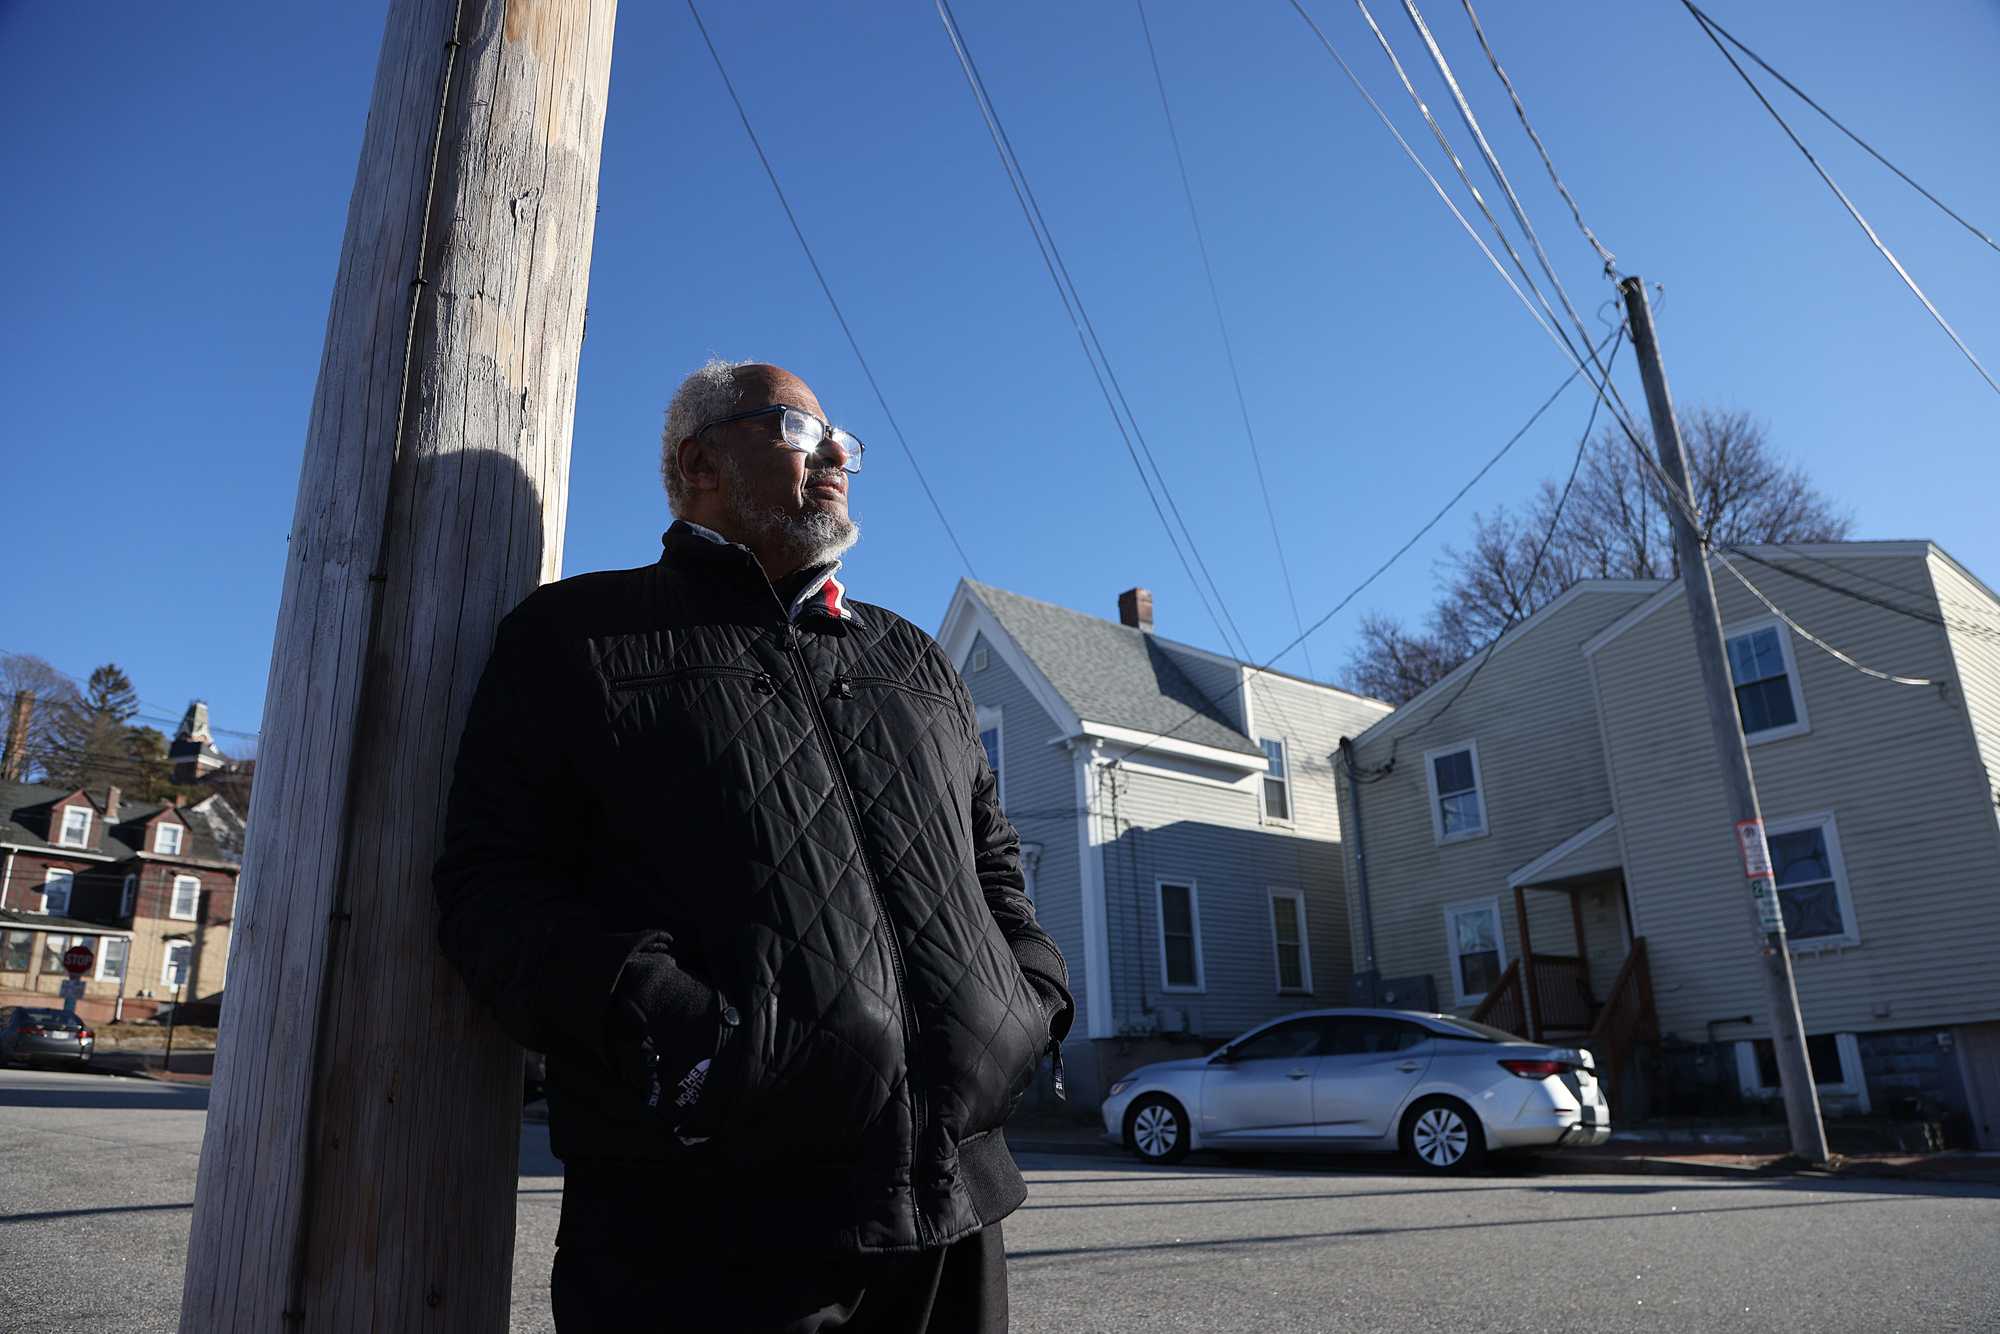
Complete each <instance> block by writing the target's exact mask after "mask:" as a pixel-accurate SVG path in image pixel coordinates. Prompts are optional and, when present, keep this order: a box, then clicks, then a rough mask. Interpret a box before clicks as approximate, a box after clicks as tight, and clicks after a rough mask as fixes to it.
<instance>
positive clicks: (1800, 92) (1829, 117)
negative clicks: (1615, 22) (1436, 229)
mask: <svg viewBox="0 0 2000 1334" xmlns="http://www.w3.org/2000/svg"><path fill="white" fill-rule="evenodd" d="M1684 2H1685V0H1684ZM1467 6H1468V8H1469V7H1470V0H1467ZM1688 8H1689V9H1691V10H1694V16H1695V17H1696V18H1697V19H1700V20H1701V22H1702V23H1703V24H1704V25H1706V26H1707V27H1710V28H1713V29H1714V30H1715V31H1716V32H1719V33H1721V34H1722V35H1723V36H1724V37H1725V38H1727V39H1728V40H1729V44H1730V45H1731V46H1733V47H1735V48H1736V49H1737V50H1739V51H1741V52H1742V53H1743V54H1744V55H1746V56H1748V57H1750V58H1751V59H1752V60H1754V61H1756V62H1757V63H1758V64H1759V65H1761V66H1762V67H1763V69H1764V72H1765V73H1766V74H1768V75H1770V76H1771V77H1772V78H1774V79H1776V80H1777V81H1778V82H1779V83H1782V84H1784V85H1785V87H1787V88H1789V89H1790V90H1791V91H1792V94H1793V95H1794V96H1795V97H1797V98H1798V99H1799V100H1800V101H1801V102H1804V103H1805V104H1806V105H1807V106H1809V107H1811V108H1812V109H1813V110H1814V111H1817V112H1819V114H1820V115H1821V116H1823V117H1825V118H1826V121H1827V123H1828V124H1829V125H1831V126H1833V128H1835V129H1836V130H1839V131H1840V132H1841V133H1842V134H1844V135H1846V136H1847V137H1848V138H1850V139H1852V140H1853V141H1854V142H1855V143H1857V144H1859V145H1860V146H1861V148H1862V150H1863V151H1864V152H1866V153H1867V154H1868V156H1870V157H1872V158H1874V159H1875V160H1876V161H1877V162H1879V163H1881V164H1882V165H1883V166H1885V167H1887V168H1888V169H1889V170H1890V171H1893V172H1895V173H1896V175H1897V176H1899V177H1901V178H1902V180H1903V183H1904V184H1906V185H1908V186H1909V187H1910V188H1911V189H1912V190H1915V191H1916V192H1917V193H1918V194H1920V195H1922V196H1923V197H1924V198H1926V199H1928V200H1930V201H1931V203H1933V204H1936V205H1937V206H1938V208H1939V209H1941V210H1942V211H1943V212H1944V214H1945V216H1946V217H1948V218H1950V219H1951V220H1952V221H1953V222H1955V223H1957V224H1958V225H1959V226H1961V227H1963V228H1965V230H1967V231H1968V232H1971V233H1972V234H1973V235H1974V236H1976V237H1978V238H1979V239H1980V240H1982V241H1984V242H1985V243H1986V244H1987V245H1989V246H1991V247H1992V248H1993V249H1995V250H2000V241H1995V240H1994V239H1993V238H1992V237H1991V236H1988V235H1987V234H1986V233H1985V232H1984V231H1982V230H1980V229H1979V228H1978V227H1975V226H1973V225H1972V224H1971V223H1970V222H1967V221H1966V220H1965V219H1964V218H1962V217H1960V216H1959V214H1958V213H1957V212H1956V211H1955V210H1953V208H1952V207H1951V206H1950V205H1949V204H1947V203H1945V202H1944V201H1943V200H1942V199H1939V198H1938V197H1937V196H1936V195H1934V194H1932V193H1931V192H1930V191H1929V190H1926V189H1924V187H1923V186H1921V185H1919V184H1917V182H1916V181H1915V180H1914V179H1913V178H1912V177H1911V176H1910V174H1909V173H1908V172H1906V171H1904V170H1903V169H1902V168H1901V167H1899V166H1897V165H1896V164H1895V163H1893V162H1891V161H1890V160H1889V159H1888V158H1886V157H1884V156H1882V154H1881V153H1880V152H1878V151H1876V148H1875V145H1873V144H1871V143H1869V142H1868V141H1867V140H1866V139H1863V138H1862V137H1861V136H1860V135H1858V134H1856V133H1855V132H1854V131H1853V130H1850V129H1848V128H1847V126H1845V125H1843V124H1841V123H1840V121H1839V119H1837V118H1836V117H1835V116H1834V114H1833V113H1832V112H1831V111H1828V110H1827V109H1826V108H1825V107H1823V106H1821V105H1820V104H1819V103H1817V102H1815V101H1813V100H1812V98H1811V97H1810V96H1809V95H1807V93H1806V90H1805V89H1803V88H1801V87H1799V86H1798V85H1797V84H1795V83H1793V82H1792V81H1791V80H1790V79H1788V78H1786V77H1785V76H1784V75H1782V74H1780V73H1779V72H1778V71H1777V70H1775V69H1773V68H1772V67H1771V62H1770V61H1768V60H1766V59H1764V57H1762V56H1760V55H1758V54H1757V53H1756V52H1755V51H1752V50H1751V49H1750V48H1749V47H1747V46H1745V45H1744V44H1743V43H1742V41H1741V40H1739V39H1738V38H1737V36H1736V34H1734V33H1732V32H1730V31H1729V29H1727V28H1725V27H1723V26H1722V25H1721V24H1720V23H1717V22H1716V21H1715V20H1714V19H1713V18H1712V17H1710V16H1709V15H1708V13H1707V12H1706V11H1704V10H1702V9H1700V8H1698V7H1697V6H1695V5H1692V4H1690V5H1688Z"/></svg>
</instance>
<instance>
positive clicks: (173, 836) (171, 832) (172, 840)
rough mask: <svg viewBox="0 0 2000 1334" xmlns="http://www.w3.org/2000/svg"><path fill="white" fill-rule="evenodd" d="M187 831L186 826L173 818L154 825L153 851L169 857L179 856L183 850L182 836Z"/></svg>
mask: <svg viewBox="0 0 2000 1334" xmlns="http://www.w3.org/2000/svg"><path fill="white" fill-rule="evenodd" d="M186 833H187V830H186V829H185V828H183V827H182V826H180V825H177V824H175V823H174V822H173V821H171V820H169V821H167V822H165V823H164V824H160V825H156V826H154V828H153V851H155V852H157V853H160V854H161V855H163V856H167V857H178V856H179V855H180V851H181V838H182V836H183V835H185V834H186Z"/></svg>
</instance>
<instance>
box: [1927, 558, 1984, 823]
mask: <svg viewBox="0 0 2000 1334" xmlns="http://www.w3.org/2000/svg"><path fill="white" fill-rule="evenodd" d="M1928 564H1929V567H1930V575H1931V579H1932V583H1933V588H1934V590H1935V592H1936V596H1937V605H1938V610H1939V612H1940V613H1941V614H1942V615H1943V617H1944V619H1945V621H1946V622H1947V624H1946V627H1945V638H1946V640H1947V641H1948V642H1949V643H1950V645H1951V656H1952V663H1953V666H1954V669H1955V670H1954V671H1953V672H1952V676H1953V678H1954V682H1955V685H1956V687H1957V691H1958V694H1959V697H1960V699H1961V701H1962V703H1963V707H1964V709H1965V711H1966V716H1967V719H1968V721H1969V722H1970V725H1971V727H1972V732H1973V742H1974V745H1975V747H1976V748H1977V752H1978V755H1979V760H1980V765H1981V768H1982V773H1981V774H1980V781H1981V782H1982V784H1983V785H1984V790H1985V791H1986V793H1987V795H1988V800H1987V802H1986V813H1987V815H1988V817H1989V818H1990V819H1991V820H1992V822H1993V827H1994V837H1995V850H1996V860H2000V601H1996V600H1995V599H1994V597H1993V595H1992V594H1991V593H1989V592H1987V591H1986V589H1985V588H1983V587H1981V586H1980V585H1979V583H1978V582H1977V581H1975V580H1973V579H1970V578H1968V577H1967V576H1966V574H1965V572H1964V571H1962V570H1960V569H1959V568H1958V566H1957V565H1955V564H1953V563H1952V562H1951V561H1949V560H1947V559H1946V558H1945V557H1944V556H1943V555H1941V554H1940V553H1938V552H1936V551H1933V552H1931V554H1930V559H1929V562H1928Z"/></svg>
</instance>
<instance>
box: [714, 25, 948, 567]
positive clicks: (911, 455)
mask: <svg viewBox="0 0 2000 1334" xmlns="http://www.w3.org/2000/svg"><path fill="white" fill-rule="evenodd" d="M687 6H688V13H689V14H691V15H693V16H694V25H695V27H697V28H699V29H700V30H701V40H702V43H703V44H704V45H705V46H707V47H708V55H709V58H710V59H711V60H713V61H714V62H715V72H716V73H717V74H720V75H721V76H722V86H723V87H724V88H725V89H727V90H728V92H729V100H730V101H731V102H732V103H734V104H735V106H736V117H737V119H738V120H740V121H742V122H743V132H744V133H745V134H747V135H749V136H750V146H751V147H752V148H754V149H756V150H757V161H759V162H760V163H762V164H763V166H764V175H765V176H767V177H769V178H770V181H771V189H772V190H773V191H774V192H776V194H777V196H778V205H779V207H781V208H783V209H784V210H785V220H786V221H787V222H789V223H791V224H792V235H794V236H796V237H798V239H799V249H801V250H803V251H804V252H805V256H806V263H807V264H809V265H811V266H812V271H813V277H814V278H815V279H817V280H818V281H819V290H820V291H821V292H823V293H825V294H826V303H827V305H829V306H831V307H833V318H834V319H835V320H836V321H837V322H838V323H839V325H840V332H841V333H843V334H845V335H846V336H847V345H848V346H849V347H850V348H852V349H854V359H855V360H856V361H858V362H860V363H861V373H862V374H863V375H864V376H866V377H867V378H868V387H869V389H871V390H873V391H874V393H875V402H876V403H877V404H878V405H880V407H881V409H882V416H883V417H884V418H885V419H886V420H887V421H888V423H889V429H890V430H891V431H893V432H894V433H895V436H896V443H897V444H899V445H901V446H902V447H903V457H904V458H906V459H908V460H909V464H910V471H911V473H912V474H914V475H915V477H916V479H917V485H918V486H920V487H922V488H923V491H924V498H925V499H927V500H929V501H930V503H931V512H932V513H934V514H936V515H937V520H938V523H940V524H941V525H943V527H944V533H945V536H946V537H948V538H950V539H951V545H952V547H953V549H954V550H956V551H957V552H958V559H959V560H960V562H961V563H963V564H964V566H965V571H966V573H967V574H970V575H971V576H972V577H973V578H974V579H977V578H978V577H979V573H978V571H976V570H974V569H973V567H972V558H971V557H970V556H968V555H966V554H965V545H964V544H963V543H962V542H960V541H959V540H958V534H957V532H955V531H954V530H953V529H952V526H951V520H950V519H947V518H946V517H945V515H944V506H942V505H940V504H939V503H938V498H937V493H936V492H934V491H932V490H931V484H930V481H929V479H928V478H926V477H925V476H924V470H923V467H922V466H921V465H920V464H919V463H918V462H917V455H916V452H915V451H914V450H912V449H911V448H910V442H909V440H908V439H906V438H905V437H904V435H903V428H902V426H901V425H899V424H898V423H897V421H896V414H895V413H893V412H891V411H890V410H889V400H888V398H887V397H885V396H884V395H883V393H882V386H881V385H880V384H879V383H877V382H876V379H875V372H874V371H873V370H871V369H870V368H869V366H868V358H867V357H865V356H863V355H862V352H861V343H860V341H859V340H858V339H856V338H855V336H854V330H853V329H852V328H851V327H850V326H849V325H848V323H847V316H846V315H844V314H843V313H841V309H840V302H839V301H837V300H835V299H834V295H833V288H832V286H831V285H829V284H828V282H827V280H826V274H825V273H823V272H822V271H821V270H820V267H819V260H818V259H816V258H815V257H814V256H813V250H812V246H811V244H809V243H808V242H807V241H806V234H805V230H804V229H803V228H801V227H800V226H799V219H798V215H797V214H796V213H794V212H792V203H791V201H790V200H789V199H787V198H785V187H784V186H782V185H780V184H778V173H777V170H776V169H775V168H773V167H772V166H771V159H770V158H769V157H767V156H765V153H764V145H763V143H762V142H761V141H760V140H759V139H758V138H757V131H756V130H754V129H752V128H751V125H750V113H749V112H747V111H745V110H744V109H743V99H742V98H740V97H738V96H737V95H736V84H735V83H734V82H733V81H732V80H731V79H730V77H729V71H728V70H727V69H725V68H724V67H723V64H722V56H721V53H719V52H718V51H717V50H716V49H715V42H714V41H713V40H712V39H711V38H710V37H709V35H708V25H707V24H705V23H703V22H702V21H701V11H700V10H699V9H697V8H695V3H694V0H687Z"/></svg>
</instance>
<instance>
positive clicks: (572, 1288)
mask: <svg viewBox="0 0 2000 1334" xmlns="http://www.w3.org/2000/svg"><path fill="white" fill-rule="evenodd" d="M603 1203H605V1202H603V1201H597V1200H592V1199H590V1198H589V1197H588V1196H587V1195H585V1196H584V1197H582V1198H579V1193H578V1192H576V1191H575V1187H574V1186H573V1185H572V1186H571V1187H570V1188H569V1189H568V1190H566V1191H565V1192H564V1196H563V1230H562V1235H560V1236H558V1238H557V1242H556V1266H555V1278H554V1283H553V1292H552V1294H551V1296H552V1300H553V1304H554V1307H555V1318H556V1328H557V1330H559V1331H560V1334H597V1332H598V1331H607V1332H608V1331H617V1332H618V1334H641V1332H642V1331H643V1332H646V1334H651V1332H652V1331H659V1332H660V1334H669V1331H671V1334H817V1332H818V1331H821V1330H842V1331H847V1334H864V1332H865V1334H1006V1329H1007V1252H1006V1248H1005V1245H1004V1243H1003V1241H1002V1239H1001V1235H1000V1225H999V1224H998V1223H995V1224H994V1225H993V1226H991V1227H989V1228H986V1229H985V1230H984V1231H981V1232H978V1233H976V1234H974V1235H973V1236H970V1237H966V1238H964V1239H963V1240H961V1241H958V1242H954V1243H953V1244H952V1245H950V1246H946V1247H944V1248H943V1249H941V1250H934V1251H923V1252H920V1253H918V1254H915V1255H868V1256H853V1255H798V1254H792V1253H786V1252H776V1251H771V1250H768V1249H765V1248H763V1247H761V1246H760V1245H759V1243H758V1240H757V1238H756V1237H755V1236H741V1235H738V1236H728V1237H707V1238H704V1237H699V1236H694V1235H690V1234H689V1233H687V1232H686V1231H683V1230H679V1229H675V1230H673V1231H671V1232H666V1231H662V1230H660V1229H658V1228H657V1227H649V1226H646V1225H645V1224H644V1223H643V1222H641V1221H640V1220H637V1219H629V1218H628V1219H623V1220H619V1221H621V1222H624V1223H626V1224H627V1225H626V1226H623V1227H613V1228H607V1227H604V1226H603V1224H604V1223H606V1222H608V1221H610V1220H608V1219H606V1218H605V1216H604V1214H603V1212H602V1211H601V1207H602V1204H603ZM662 1204H664V1202H662ZM669 1207H670V1206H669ZM579 1215H583V1216H588V1217H589V1218H590V1222H589V1223H588V1224H582V1223H581V1220H580V1219H579V1220H578V1221H579V1224H580V1225H578V1226H572V1220H573V1218H577V1217H578V1216H579ZM655 1217H657V1214H656V1215H655Z"/></svg>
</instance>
